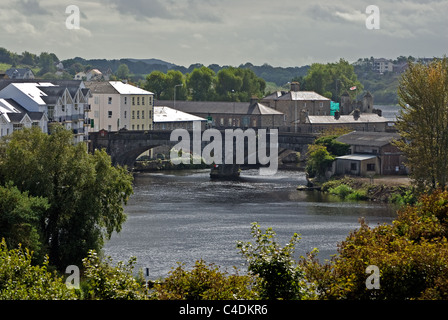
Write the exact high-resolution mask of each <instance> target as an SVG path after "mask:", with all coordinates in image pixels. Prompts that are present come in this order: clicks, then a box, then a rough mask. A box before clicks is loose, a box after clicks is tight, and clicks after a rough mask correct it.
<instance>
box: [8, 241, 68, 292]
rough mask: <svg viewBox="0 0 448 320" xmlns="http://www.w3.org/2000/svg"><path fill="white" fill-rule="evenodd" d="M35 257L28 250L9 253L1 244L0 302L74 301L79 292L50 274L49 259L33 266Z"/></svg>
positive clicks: (13, 250)
mask: <svg viewBox="0 0 448 320" xmlns="http://www.w3.org/2000/svg"><path fill="white" fill-rule="evenodd" d="M32 259H33V253H32V252H30V251H29V250H28V249H22V247H21V246H19V247H18V249H12V250H8V248H7V245H6V242H5V240H4V239H3V240H2V242H1V243H0V299H7V300H74V299H76V298H77V296H76V294H75V291H74V290H71V289H68V288H67V286H66V285H65V282H64V281H63V279H62V278H61V277H58V276H57V275H56V274H55V273H51V272H49V271H48V269H47V268H48V259H46V260H45V261H44V263H43V265H42V266H33V265H32V263H31V261H32Z"/></svg>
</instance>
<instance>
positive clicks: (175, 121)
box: [154, 106, 207, 130]
mask: <svg viewBox="0 0 448 320" xmlns="http://www.w3.org/2000/svg"><path fill="white" fill-rule="evenodd" d="M206 122H207V120H206V119H204V118H201V117H197V116H194V115H192V114H189V113H186V112H182V111H179V110H176V109H172V108H169V107H165V106H155V107H154V130H174V129H180V128H181V129H187V130H192V129H193V125H194V124H195V123H197V124H199V125H200V127H201V129H204V128H205V123H206Z"/></svg>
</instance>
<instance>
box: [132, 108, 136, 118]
mask: <svg viewBox="0 0 448 320" xmlns="http://www.w3.org/2000/svg"><path fill="white" fill-rule="evenodd" d="M132 119H135V111H134V110H132Z"/></svg>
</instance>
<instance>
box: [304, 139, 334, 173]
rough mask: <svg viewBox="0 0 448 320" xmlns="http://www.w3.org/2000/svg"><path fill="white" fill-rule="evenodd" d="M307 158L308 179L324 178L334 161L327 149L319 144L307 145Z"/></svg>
mask: <svg viewBox="0 0 448 320" xmlns="http://www.w3.org/2000/svg"><path fill="white" fill-rule="evenodd" d="M307 157H308V158H307V163H306V172H307V173H308V174H309V176H310V178H313V177H317V178H319V179H322V178H324V177H325V172H326V171H327V169H328V167H329V166H330V165H331V163H332V162H333V161H334V156H332V155H331V154H330V153H329V152H328V150H327V147H325V146H324V145H321V144H311V145H309V146H308V151H307Z"/></svg>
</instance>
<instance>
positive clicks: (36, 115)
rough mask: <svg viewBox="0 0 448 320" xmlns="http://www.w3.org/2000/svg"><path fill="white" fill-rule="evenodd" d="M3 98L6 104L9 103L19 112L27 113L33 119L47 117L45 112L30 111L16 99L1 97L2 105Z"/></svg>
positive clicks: (38, 119)
mask: <svg viewBox="0 0 448 320" xmlns="http://www.w3.org/2000/svg"><path fill="white" fill-rule="evenodd" d="M2 100H3V102H4V105H5V104H8V105H9V106H10V107H12V108H13V109H15V110H17V112H21V113H26V114H28V116H29V117H30V118H31V120H35V121H40V120H42V117H45V118H46V116H45V113H44V112H35V111H28V110H26V108H24V107H23V106H22V105H21V104H19V103H18V102H17V101H15V100H14V99H0V105H1V104H2Z"/></svg>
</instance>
